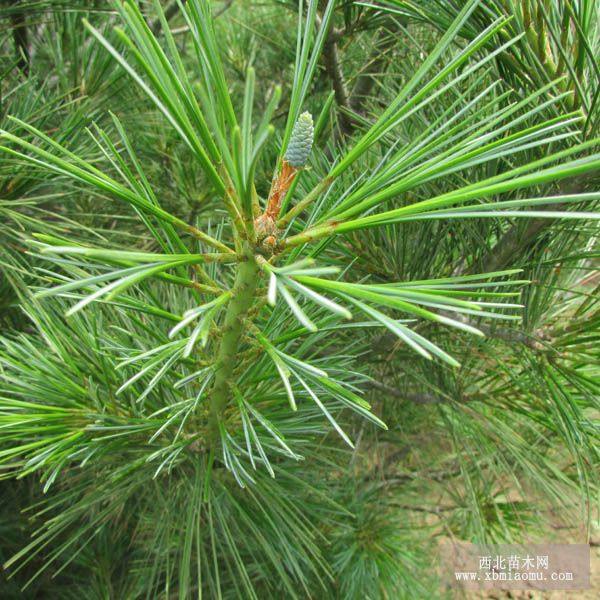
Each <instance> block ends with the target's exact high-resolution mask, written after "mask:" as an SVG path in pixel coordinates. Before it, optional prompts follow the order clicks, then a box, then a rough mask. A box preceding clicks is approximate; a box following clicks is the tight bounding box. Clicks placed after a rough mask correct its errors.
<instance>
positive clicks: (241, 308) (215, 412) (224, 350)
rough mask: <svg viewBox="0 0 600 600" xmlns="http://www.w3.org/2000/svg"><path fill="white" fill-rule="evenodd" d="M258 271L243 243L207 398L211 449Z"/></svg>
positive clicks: (250, 249)
mask: <svg viewBox="0 0 600 600" xmlns="http://www.w3.org/2000/svg"><path fill="white" fill-rule="evenodd" d="M258 274H259V269H258V265H257V264H256V260H255V258H254V253H253V251H252V248H251V247H250V246H249V245H248V244H244V247H243V251H242V254H241V257H240V263H239V266H238V271H237V274H236V278H235V283H234V285H233V290H232V296H231V300H230V301H229V304H228V306H227V313H226V314H225V321H224V322H223V337H222V338H221V343H220V346H219V349H218V352H217V360H216V363H215V382H214V385H213V388H212V392H211V397H210V420H209V426H210V432H211V437H212V439H211V442H212V445H213V446H214V444H215V442H216V440H217V439H218V436H219V421H220V418H221V415H222V414H223V411H224V410H225V407H226V406H227V401H228V400H229V398H230V396H231V383H232V381H231V380H232V375H233V370H234V368H235V366H236V357H237V355H238V351H239V346H240V340H241V338H242V334H243V333H244V329H245V328H246V319H247V317H248V311H249V310H250V308H251V307H252V305H253V303H254V299H255V292H256V284H257V281H258Z"/></svg>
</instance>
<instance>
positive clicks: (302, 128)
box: [284, 112, 315, 169]
mask: <svg viewBox="0 0 600 600" xmlns="http://www.w3.org/2000/svg"><path fill="white" fill-rule="evenodd" d="M314 133H315V132H314V127H313V120H312V115H311V114H310V113H309V112H303V113H302V114H301V115H300V116H299V117H298V120H297V121H296V124H295V125H294V129H292V137H291V138H290V143H289V144H288V147H287V150H286V152H285V156H284V159H285V160H286V161H287V162H288V163H290V165H291V166H292V167H295V168H296V169H301V168H302V167H304V166H305V165H306V162H307V161H308V157H309V155H310V151H311V149H312V145H313V137H314Z"/></svg>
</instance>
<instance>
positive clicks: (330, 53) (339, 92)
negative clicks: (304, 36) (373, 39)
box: [323, 26, 355, 136]
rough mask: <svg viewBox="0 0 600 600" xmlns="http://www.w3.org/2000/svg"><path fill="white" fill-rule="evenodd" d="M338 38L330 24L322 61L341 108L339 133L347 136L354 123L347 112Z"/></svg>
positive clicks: (346, 95) (345, 89) (346, 97)
mask: <svg viewBox="0 0 600 600" xmlns="http://www.w3.org/2000/svg"><path fill="white" fill-rule="evenodd" d="M338 39H339V36H338V35H336V33H335V31H334V29H333V26H331V27H330V29H329V31H328V33H327V38H326V40H325V44H324V46H323V61H324V63H325V71H326V72H327V75H328V76H329V79H331V84H332V86H333V92H334V94H335V101H336V104H337V105H338V107H339V108H340V109H341V110H340V111H339V113H338V119H339V124H340V133H341V134H342V135H344V136H348V135H350V134H351V133H352V132H353V131H354V128H355V125H354V122H353V119H352V117H351V116H350V114H349V111H350V99H349V96H348V89H347V87H346V81H345V79H344V71H343V69H342V65H341V62H340V55H339V50H338V44H337V40H338Z"/></svg>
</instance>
